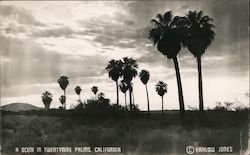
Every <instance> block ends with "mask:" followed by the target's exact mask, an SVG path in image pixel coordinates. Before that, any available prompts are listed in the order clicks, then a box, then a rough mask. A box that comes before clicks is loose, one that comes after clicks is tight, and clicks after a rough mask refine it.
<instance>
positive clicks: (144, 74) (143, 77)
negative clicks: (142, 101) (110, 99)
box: [139, 70, 150, 114]
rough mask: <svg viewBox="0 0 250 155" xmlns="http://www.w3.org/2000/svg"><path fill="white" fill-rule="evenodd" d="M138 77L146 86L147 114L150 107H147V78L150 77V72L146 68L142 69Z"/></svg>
mask: <svg viewBox="0 0 250 155" xmlns="http://www.w3.org/2000/svg"><path fill="white" fill-rule="evenodd" d="M139 77H140V79H141V82H142V83H143V84H144V85H145V86H146V94H147V103H148V114H149V113H150V108H149V96H148V86H147V83H148V80H149V77H150V74H149V72H148V71H147V70H142V71H141V72H140V74H139Z"/></svg>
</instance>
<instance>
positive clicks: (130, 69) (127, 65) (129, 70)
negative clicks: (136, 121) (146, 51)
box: [122, 57, 138, 110]
mask: <svg viewBox="0 0 250 155" xmlns="http://www.w3.org/2000/svg"><path fill="white" fill-rule="evenodd" d="M137 68H138V64H137V62H136V61H135V60H134V59H133V58H128V57H125V58H123V69H122V76H123V80H124V81H125V82H126V83H127V84H128V86H129V88H130V89H129V102H130V104H129V107H130V110H131V109H132V84H131V81H132V80H133V78H134V77H136V75H137Z"/></svg>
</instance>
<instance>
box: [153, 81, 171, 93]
mask: <svg viewBox="0 0 250 155" xmlns="http://www.w3.org/2000/svg"><path fill="white" fill-rule="evenodd" d="M155 89H156V92H157V93H158V95H160V96H164V95H165V93H167V90H168V89H167V84H166V83H165V82H163V81H159V82H158V83H157V84H156V86H155Z"/></svg>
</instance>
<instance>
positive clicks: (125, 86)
mask: <svg viewBox="0 0 250 155" xmlns="http://www.w3.org/2000/svg"><path fill="white" fill-rule="evenodd" d="M119 86H120V90H121V92H122V93H124V98H125V108H127V91H128V89H129V86H128V84H127V83H126V82H125V81H124V80H122V81H121V82H120V85H119Z"/></svg>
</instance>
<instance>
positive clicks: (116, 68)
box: [105, 59, 122, 105]
mask: <svg viewBox="0 0 250 155" xmlns="http://www.w3.org/2000/svg"><path fill="white" fill-rule="evenodd" d="M105 70H106V71H107V72H108V74H109V77H110V78H111V79H112V80H113V81H115V83H116V99H117V101H116V104H117V105H119V85H118V79H119V77H120V76H121V72H122V61H121V60H114V59H112V60H110V61H109V63H108V65H107V67H106V68H105Z"/></svg>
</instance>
